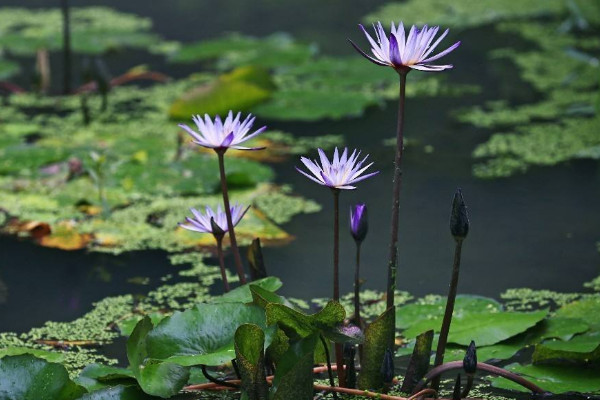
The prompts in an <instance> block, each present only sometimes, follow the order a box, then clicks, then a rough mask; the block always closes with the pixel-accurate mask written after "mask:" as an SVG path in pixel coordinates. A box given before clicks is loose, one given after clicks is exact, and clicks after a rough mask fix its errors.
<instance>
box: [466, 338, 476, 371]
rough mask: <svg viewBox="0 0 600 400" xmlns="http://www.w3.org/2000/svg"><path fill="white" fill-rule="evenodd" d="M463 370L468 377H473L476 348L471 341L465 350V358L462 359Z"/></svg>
mask: <svg viewBox="0 0 600 400" xmlns="http://www.w3.org/2000/svg"><path fill="white" fill-rule="evenodd" d="M463 368H464V370H465V372H466V373H467V374H469V375H473V374H475V372H476V371H477V348H476V347H475V342H474V341H473V340H471V344H470V345H469V347H468V348H467V352H466V354H465V358H464V359H463Z"/></svg>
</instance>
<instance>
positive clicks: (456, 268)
mask: <svg viewBox="0 0 600 400" xmlns="http://www.w3.org/2000/svg"><path fill="white" fill-rule="evenodd" d="M462 242H463V240H462V239H461V238H458V239H456V247H455V248H454V264H453V266H452V279H451V280H450V289H449V291H448V300H447V301H446V311H445V312H444V320H443V321H442V328H441V330H440V337H439V338H438V345H437V350H436V352H435V363H434V364H433V366H434V367H437V366H439V365H442V363H443V362H444V352H445V351H446V343H447V342H448V333H449V332H450V324H451V323H452V313H453V312H454V302H455V300H456V292H457V288H458V275H459V272H460V255H461V251H462ZM439 386H440V377H439V376H438V377H436V378H434V379H433V381H432V383H431V387H432V388H433V389H434V390H438V389H439Z"/></svg>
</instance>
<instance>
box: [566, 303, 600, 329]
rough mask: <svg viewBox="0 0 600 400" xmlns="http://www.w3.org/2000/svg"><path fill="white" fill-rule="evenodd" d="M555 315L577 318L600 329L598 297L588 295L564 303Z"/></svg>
mask: <svg viewBox="0 0 600 400" xmlns="http://www.w3.org/2000/svg"><path fill="white" fill-rule="evenodd" d="M556 316H557V317H564V318H579V319H582V320H583V321H585V323H586V324H588V325H589V326H590V327H592V328H594V329H600V298H599V297H598V296H592V297H588V298H585V299H582V300H578V301H574V302H572V303H569V304H565V305H564V306H562V307H561V308H559V309H558V310H557V311H556Z"/></svg>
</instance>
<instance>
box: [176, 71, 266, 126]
mask: <svg viewBox="0 0 600 400" xmlns="http://www.w3.org/2000/svg"><path fill="white" fill-rule="evenodd" d="M273 89H274V85H273V82H272V80H271V78H270V76H269V73H268V72H267V71H265V70H263V69H261V68H258V67H243V68H238V69H236V70H234V71H232V72H230V73H229V74H226V75H222V76H221V77H219V78H218V79H216V80H215V81H212V82H209V83H206V84H204V85H202V86H200V87H197V88H195V89H192V90H191V91H189V92H187V93H185V94H184V95H183V96H182V97H181V98H179V99H177V100H175V102H173V104H172V105H171V109H170V110H169V116H170V117H171V118H173V119H179V120H188V119H189V118H190V117H191V116H192V115H196V114H200V115H204V114H208V115H211V116H212V115H224V114H226V113H227V112H229V110H236V111H248V110H249V109H250V108H251V107H253V106H255V105H257V104H259V103H262V102H263V101H265V100H266V99H268V98H269V97H270V96H271V91H272V90H273Z"/></svg>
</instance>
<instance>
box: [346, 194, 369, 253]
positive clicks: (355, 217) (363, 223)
mask: <svg viewBox="0 0 600 400" xmlns="http://www.w3.org/2000/svg"><path fill="white" fill-rule="evenodd" d="M368 230H369V224H368V222H367V206H366V205H365V204H364V203H358V204H357V205H355V206H354V207H351V208H350V233H351V234H352V237H353V238H354V240H355V241H356V243H358V244H360V243H361V242H362V241H363V240H365V236H367V231H368Z"/></svg>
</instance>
